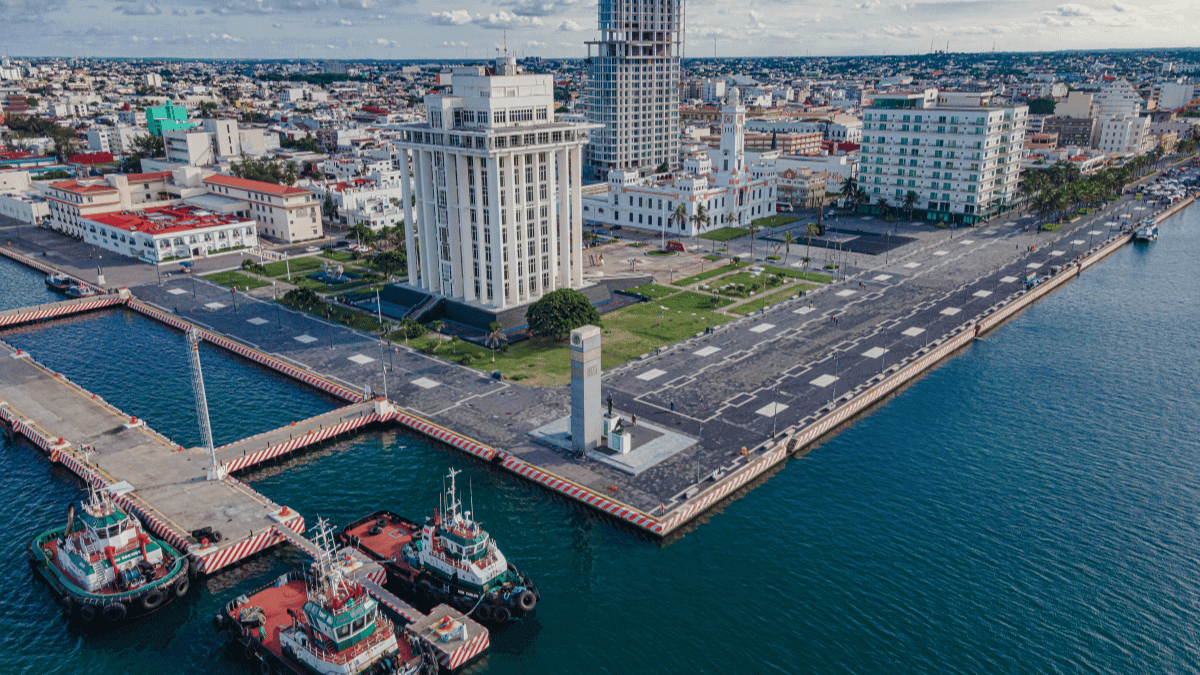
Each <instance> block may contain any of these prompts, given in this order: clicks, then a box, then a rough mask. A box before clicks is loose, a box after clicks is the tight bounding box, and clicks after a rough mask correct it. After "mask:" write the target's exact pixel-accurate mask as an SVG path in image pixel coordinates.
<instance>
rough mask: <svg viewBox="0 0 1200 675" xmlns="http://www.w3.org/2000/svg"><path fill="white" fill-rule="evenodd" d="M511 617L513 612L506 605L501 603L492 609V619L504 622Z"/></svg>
mask: <svg viewBox="0 0 1200 675" xmlns="http://www.w3.org/2000/svg"><path fill="white" fill-rule="evenodd" d="M511 618H512V612H510V611H509V610H508V608H507V607H505V606H504V605H500V606H499V607H496V608H495V609H494V610H493V611H492V620H493V621H495V622H496V623H504V622H506V621H508V620H509V619H511Z"/></svg>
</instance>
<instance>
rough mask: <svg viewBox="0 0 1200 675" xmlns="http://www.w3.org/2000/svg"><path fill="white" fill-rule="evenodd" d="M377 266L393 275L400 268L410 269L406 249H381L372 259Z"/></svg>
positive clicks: (381, 270) (385, 272)
mask: <svg viewBox="0 0 1200 675" xmlns="http://www.w3.org/2000/svg"><path fill="white" fill-rule="evenodd" d="M372 261H373V262H374V264H375V268H376V269H378V270H379V271H380V272H383V273H384V274H387V275H389V276H391V275H392V274H394V273H396V272H399V271H400V270H404V269H408V256H407V255H405V254H404V251H395V250H393V251H381V252H379V253H376V254H375V257H374V258H373V259H372Z"/></svg>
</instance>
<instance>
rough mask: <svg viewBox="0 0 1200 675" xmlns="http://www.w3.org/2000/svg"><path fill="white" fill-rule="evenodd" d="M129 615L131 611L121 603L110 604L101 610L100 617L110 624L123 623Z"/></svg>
mask: <svg viewBox="0 0 1200 675" xmlns="http://www.w3.org/2000/svg"><path fill="white" fill-rule="evenodd" d="M128 613H129V610H127V609H125V605H123V604H121V603H119V602H110V603H109V604H107V605H105V606H104V609H102V610H100V615H101V616H102V617H104V620H105V621H108V622H109V623H116V622H118V621H123V620H124V619H125V616H126V615H127V614H128Z"/></svg>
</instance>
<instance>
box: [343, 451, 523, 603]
mask: <svg viewBox="0 0 1200 675" xmlns="http://www.w3.org/2000/svg"><path fill="white" fill-rule="evenodd" d="M459 473H460V472H459V471H455V470H453V469H451V470H450V475H449V478H450V485H449V488H448V489H447V490H446V492H445V494H444V496H443V500H444V504H443V506H442V508H441V509H440V510H438V511H435V512H434V515H433V516H432V517H426V518H425V524H424V525H418V524H417V523H414V522H413V521H411V520H408V519H406V518H403V517H401V516H398V515H396V514H395V513H392V512H391V511H386V510H385V511H376V512H375V513H372V514H371V515H369V516H366V517H365V518H362V519H359V520H357V521H355V522H353V523H351V524H349V525H347V526H346V527H345V528H343V529H342V531H341V533H340V534H339V537H338V538H339V540H340V541H341V542H343V543H345V544H347V545H350V546H353V547H354V548H357V549H358V550H360V551H362V552H363V553H364V554H366V555H367V556H368V557H370V558H371V559H373V560H376V561H378V562H379V563H380V564H381V565H383V567H384V569H386V570H387V573H388V581H389V582H391V586H393V590H395V591H396V592H397V593H398V594H399V595H400V596H401V597H402V598H404V599H405V600H407V601H408V602H412V603H413V604H415V605H417V606H418V608H420V609H423V610H426V611H427V610H428V608H430V607H432V606H435V605H438V604H441V603H445V604H448V605H450V606H452V607H456V608H458V609H459V610H460V611H462V612H463V613H464V614H467V613H469V614H471V616H472V618H474V619H475V620H476V621H478V622H479V623H482V624H490V625H494V626H502V625H504V624H507V623H509V622H511V621H515V620H517V619H519V618H521V617H523V616H525V615H526V614H529V613H530V612H532V611H533V608H534V607H536V606H537V603H538V601H539V600H541V594H539V593H538V590H537V588H536V587H535V586H534V585H533V583H532V582H531V581H530V580H529V578H528V577H526V576H525V575H524V574H522V573H521V571H520V570H518V569H517V568H516V567H515V566H513V565H512V564H511V563H509V562H508V561H507V560H506V559H505V557H504V554H503V553H501V552H500V549H499V548H498V547H497V546H496V543H495V541H493V540H492V538H491V537H490V536H488V533H487V532H485V531H484V530H483V529H482V528H481V527H480V526H479V524H478V523H476V522H475V521H474V520H472V515H473V514H472V512H471V511H466V512H464V511H463V510H462V502H460V501H459V499H458V496H457V495H456V492H455V488H454V477H455V476H456V475H458V474H459Z"/></svg>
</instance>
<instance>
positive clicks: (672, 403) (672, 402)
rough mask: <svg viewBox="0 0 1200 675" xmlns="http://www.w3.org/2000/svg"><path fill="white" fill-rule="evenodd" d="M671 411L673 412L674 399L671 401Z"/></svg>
mask: <svg viewBox="0 0 1200 675" xmlns="http://www.w3.org/2000/svg"><path fill="white" fill-rule="evenodd" d="M671 412H675V401H671Z"/></svg>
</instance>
